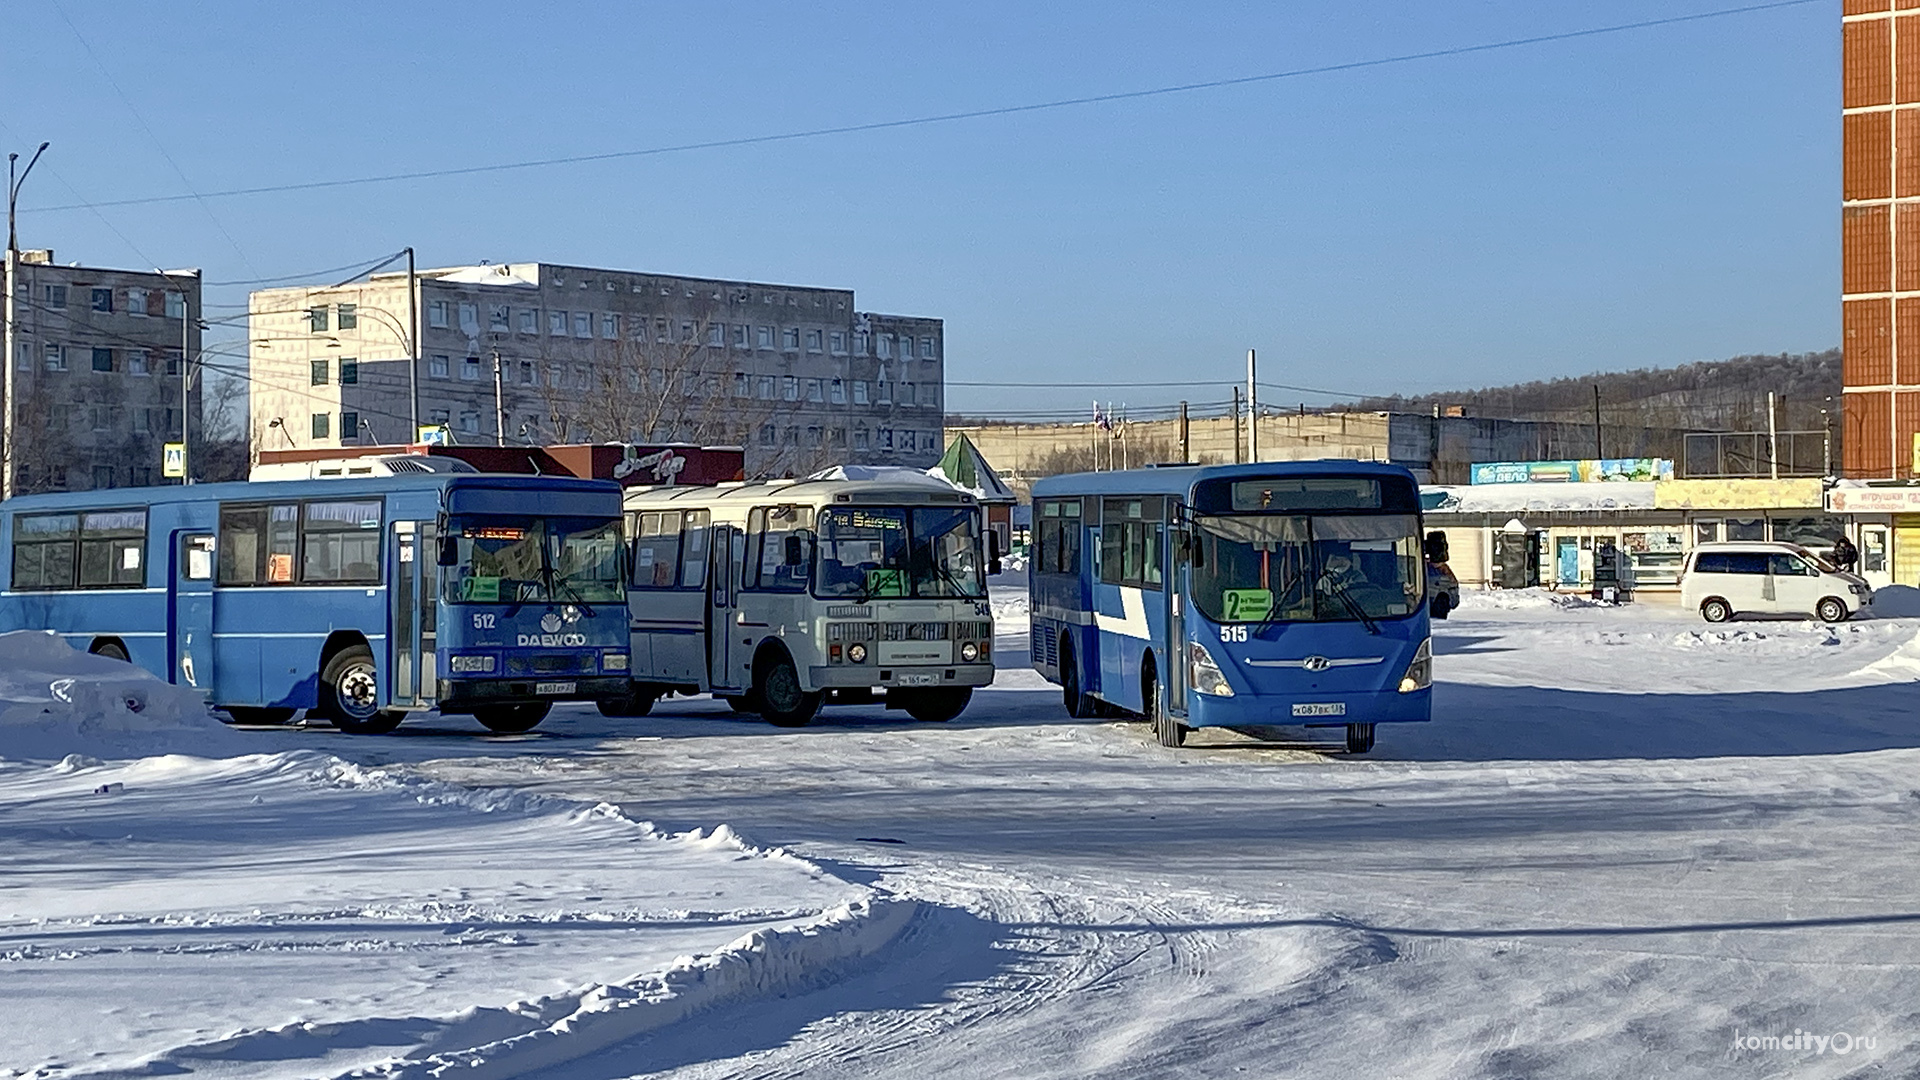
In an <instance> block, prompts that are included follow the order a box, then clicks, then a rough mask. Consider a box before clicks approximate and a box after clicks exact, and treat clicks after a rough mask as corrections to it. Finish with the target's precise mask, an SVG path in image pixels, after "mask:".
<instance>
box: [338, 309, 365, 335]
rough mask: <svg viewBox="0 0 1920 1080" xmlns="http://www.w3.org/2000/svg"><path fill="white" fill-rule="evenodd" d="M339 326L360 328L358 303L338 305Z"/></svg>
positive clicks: (341, 327) (346, 328) (345, 328)
mask: <svg viewBox="0 0 1920 1080" xmlns="http://www.w3.org/2000/svg"><path fill="white" fill-rule="evenodd" d="M339 326H340V329H342V330H358V329H360V307H359V305H358V304H341V305H340V323H339Z"/></svg>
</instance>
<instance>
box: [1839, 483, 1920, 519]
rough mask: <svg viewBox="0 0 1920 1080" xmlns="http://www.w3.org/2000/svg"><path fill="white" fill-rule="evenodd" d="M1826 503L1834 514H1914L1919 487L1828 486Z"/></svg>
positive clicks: (1918, 505)
mask: <svg viewBox="0 0 1920 1080" xmlns="http://www.w3.org/2000/svg"><path fill="white" fill-rule="evenodd" d="M1826 503H1827V509H1828V511H1830V512H1832V513H1835V514H1915V513H1920V487H1836V488H1828V489H1827V498H1826Z"/></svg>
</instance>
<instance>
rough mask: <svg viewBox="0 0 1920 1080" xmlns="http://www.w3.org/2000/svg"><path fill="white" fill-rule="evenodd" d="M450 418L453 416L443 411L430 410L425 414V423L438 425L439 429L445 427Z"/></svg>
mask: <svg viewBox="0 0 1920 1080" xmlns="http://www.w3.org/2000/svg"><path fill="white" fill-rule="evenodd" d="M452 418H453V414H452V413H450V412H448V411H447V410H445V409H430V410H428V412H427V423H429V424H438V425H439V426H441V427H446V426H447V421H449V420H451V419H452Z"/></svg>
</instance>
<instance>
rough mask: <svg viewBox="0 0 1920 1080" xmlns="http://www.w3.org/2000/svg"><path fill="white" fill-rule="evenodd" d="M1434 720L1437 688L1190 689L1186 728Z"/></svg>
mask: <svg viewBox="0 0 1920 1080" xmlns="http://www.w3.org/2000/svg"><path fill="white" fill-rule="evenodd" d="M1431 719H1433V690H1432V688H1428V689H1425V690H1415V691H1412V692H1411V693H1406V694H1402V693H1400V692H1399V691H1398V690H1384V691H1383V690H1368V691H1363V692H1359V693H1320V694H1312V695H1293V694H1259V695H1252V694H1236V695H1234V696H1233V697H1215V696H1214V695H1212V694H1200V693H1194V692H1192V691H1189V692H1188V693H1187V716H1186V719H1184V720H1183V721H1181V722H1182V723H1183V724H1185V725H1186V726H1187V727H1190V728H1197V727H1226V728H1231V727H1345V726H1346V725H1348V724H1406V723H1418V722H1420V721H1424V720H1431Z"/></svg>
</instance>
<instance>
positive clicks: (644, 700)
mask: <svg viewBox="0 0 1920 1080" xmlns="http://www.w3.org/2000/svg"><path fill="white" fill-rule="evenodd" d="M658 700H660V695H658V694H656V693H654V692H652V691H651V690H647V689H644V688H642V687H640V686H638V685H635V686H634V687H633V688H632V689H631V690H629V691H627V696H626V697H622V698H614V699H612V700H611V701H597V702H595V703H594V704H596V705H598V706H599V707H600V715H601V716H627V717H632V716H645V715H647V714H648V713H650V712H652V711H653V703H654V702H656V701H658Z"/></svg>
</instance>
